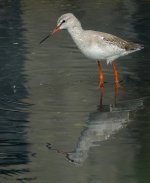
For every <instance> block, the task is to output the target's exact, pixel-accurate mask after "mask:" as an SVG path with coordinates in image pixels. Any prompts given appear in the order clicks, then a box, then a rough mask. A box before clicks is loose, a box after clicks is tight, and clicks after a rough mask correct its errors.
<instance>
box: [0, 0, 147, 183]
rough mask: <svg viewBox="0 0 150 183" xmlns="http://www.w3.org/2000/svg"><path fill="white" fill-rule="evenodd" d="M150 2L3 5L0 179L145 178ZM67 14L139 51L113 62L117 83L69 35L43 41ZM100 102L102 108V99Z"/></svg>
mask: <svg viewBox="0 0 150 183" xmlns="http://www.w3.org/2000/svg"><path fill="white" fill-rule="evenodd" d="M149 6H150V3H149V1H138V0H128V1H104V0H101V1H100V0H96V1H84V0H83V1H64V0H61V1H48V0H44V1H39V0H38V1H34V0H30V1H25V0H15V2H14V1H4V0H2V1H1V2H0V41H1V45H0V55H1V57H0V71H1V72H0V85H1V90H0V94H1V95H0V114H1V115H0V147H1V148H0V149H1V150H0V174H1V176H0V182H3V183H5V182H8V183H9V182H11V183H13V182H14V183H16V182H21V183H22V182H23V183H26V182H36V183H41V182H42V183H49V182H53V183H57V182H61V183H70V182H75V183H87V182H88V183H109V182H110V183H126V182H128V183H143V182H144V183H148V182H150V175H149V172H150V156H149V154H150V146H149V142H150V135H149V134H150V125H149V120H150V114H149V106H150V98H149V95H150V78H149V70H150V62H149V60H150V53H149V47H150V45H149V41H150V37H149V30H150V27H149V18H150V13H149V9H148V8H149ZM66 12H73V13H75V15H76V16H77V17H78V18H79V19H80V20H81V22H82V24H83V27H84V28H85V29H94V30H99V31H104V32H108V33H112V34H115V35H117V36H120V37H122V38H124V39H127V40H131V41H134V42H139V43H141V44H144V46H145V49H144V50H142V51H140V52H136V53H133V54H131V55H128V56H126V57H122V58H120V59H118V61H116V67H117V68H118V71H119V77H120V80H121V81H122V82H121V84H122V88H121V89H119V92H118V95H117V96H116V93H115V87H114V80H113V71H112V68H111V66H110V65H106V64H105V63H102V67H103V71H104V76H105V81H106V83H105V88H104V95H103V98H101V94H100V91H99V88H98V69H97V65H96V62H93V61H91V60H88V59H86V58H85V57H84V56H83V55H82V54H81V53H80V52H79V51H78V50H77V48H76V46H75V45H74V43H73V41H72V39H71V38H70V36H69V35H68V33H67V32H65V31H62V32H60V33H59V34H56V35H55V36H54V37H52V38H51V39H49V40H47V41H46V42H45V43H44V44H42V45H39V41H40V40H41V39H42V38H43V37H44V36H45V35H47V33H48V32H49V31H50V30H52V29H53V28H54V27H55V25H56V21H57V18H58V17H59V16H60V15H61V14H63V13H66ZM100 101H101V105H100Z"/></svg>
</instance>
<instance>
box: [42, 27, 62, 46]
mask: <svg viewBox="0 0 150 183" xmlns="http://www.w3.org/2000/svg"><path fill="white" fill-rule="evenodd" d="M60 30H61V29H60V27H59V26H57V27H56V28H55V29H54V30H53V31H52V32H51V33H50V34H48V35H47V36H46V37H45V38H44V39H42V40H41V41H40V44H42V43H43V42H44V41H45V40H46V39H48V38H49V37H50V36H52V35H53V34H54V33H56V32H58V31H60Z"/></svg>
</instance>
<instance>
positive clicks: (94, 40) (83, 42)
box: [40, 13, 144, 88]
mask: <svg viewBox="0 0 150 183" xmlns="http://www.w3.org/2000/svg"><path fill="white" fill-rule="evenodd" d="M62 29H67V30H68V32H69V34H70V35H71V37H72V39H73V40H74V42H75V43H76V45H77V47H78V48H79V49H80V51H81V52H82V53H83V54H84V55H85V56H86V57H88V58H90V59H92V60H95V61H97V63H98V69H99V86H100V88H103V87H104V76H103V71H102V68H101V65H100V61H106V62H107V64H109V63H110V64H112V68H113V72H114V77H115V83H116V85H117V86H118V84H119V79H118V72H117V69H116V67H115V64H114V61H115V60H116V59H117V58H119V57H121V56H124V55H128V54H130V53H133V52H135V51H138V50H141V49H142V48H144V47H143V45H140V44H137V43H133V42H128V41H125V40H123V39H121V38H119V37H117V36H114V35H112V34H108V33H104V32H98V31H92V30H84V29H83V28H82V26H81V23H80V21H79V20H78V19H77V18H76V17H75V16H74V15H73V14H72V13H66V14H64V15H62V16H61V17H60V18H59V19H58V21H57V26H56V28H55V29H54V30H53V31H52V32H51V33H50V34H49V35H48V36H46V37H45V38H44V39H43V40H42V41H41V42H40V43H42V42H44V41H45V40H46V39H47V38H48V37H50V36H51V35H53V34H54V33H56V32H58V31H60V30H62Z"/></svg>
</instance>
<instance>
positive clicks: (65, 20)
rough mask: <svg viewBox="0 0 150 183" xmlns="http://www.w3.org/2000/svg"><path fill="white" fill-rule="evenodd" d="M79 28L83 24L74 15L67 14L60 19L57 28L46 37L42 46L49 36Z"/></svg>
mask: <svg viewBox="0 0 150 183" xmlns="http://www.w3.org/2000/svg"><path fill="white" fill-rule="evenodd" d="M79 26H81V24H80V22H79V21H78V19H77V18H76V17H75V16H74V15H73V14H72V13H66V14H64V15H62V16H61V17H59V18H58V20H57V26H56V28H55V29H54V30H53V31H52V32H51V33H50V34H49V35H48V36H46V37H45V38H44V39H43V40H42V41H41V42H40V44H41V43H42V42H44V41H45V40H46V39H47V38H48V37H49V36H51V35H53V34H54V33H56V32H59V31H60V30H62V29H69V28H74V27H79Z"/></svg>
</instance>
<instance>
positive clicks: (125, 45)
mask: <svg viewBox="0 0 150 183" xmlns="http://www.w3.org/2000/svg"><path fill="white" fill-rule="evenodd" d="M99 34H100V36H101V37H103V40H104V41H106V42H108V43H109V44H112V45H116V46H118V47H119V48H122V49H125V50H126V51H132V50H137V49H139V50H140V49H142V48H144V46H143V45H140V44H137V43H133V42H128V41H125V40H123V39H121V38H119V37H117V36H114V35H112V34H108V33H104V32H99Z"/></svg>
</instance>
